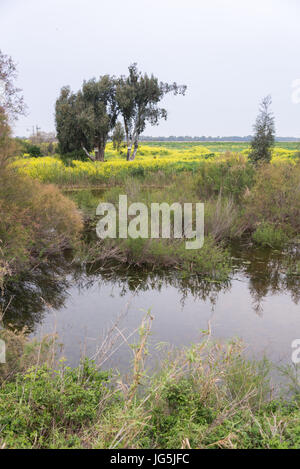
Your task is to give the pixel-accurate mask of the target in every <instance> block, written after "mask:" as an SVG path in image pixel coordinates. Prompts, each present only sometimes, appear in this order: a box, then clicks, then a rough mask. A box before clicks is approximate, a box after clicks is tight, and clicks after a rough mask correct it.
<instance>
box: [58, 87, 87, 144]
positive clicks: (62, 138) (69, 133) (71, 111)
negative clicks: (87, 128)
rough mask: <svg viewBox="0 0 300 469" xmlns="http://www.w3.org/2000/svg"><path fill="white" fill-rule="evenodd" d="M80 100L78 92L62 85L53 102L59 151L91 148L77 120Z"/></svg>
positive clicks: (80, 107)
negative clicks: (54, 102) (58, 94)
mask: <svg viewBox="0 0 300 469" xmlns="http://www.w3.org/2000/svg"><path fill="white" fill-rule="evenodd" d="M81 112H82V101H81V100H79V96H78V93H73V92H72V91H71V89H70V87H69V86H64V87H63V88H62V89H61V91H60V96H59V98H58V99H57V100H56V104H55V124H56V132H57V139H58V142H59V151H60V153H69V152H72V151H74V150H80V149H81V148H82V146H84V148H88V149H89V150H90V149H91V142H90V140H89V139H88V138H87V136H86V135H85V133H84V132H83V130H82V129H81V126H80V122H79V118H78V117H79V115H80V113H81Z"/></svg>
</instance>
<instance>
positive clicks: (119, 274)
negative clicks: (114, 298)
mask: <svg viewBox="0 0 300 469" xmlns="http://www.w3.org/2000/svg"><path fill="white" fill-rule="evenodd" d="M78 280H79V282H80V284H81V288H89V286H92V285H94V284H95V282H96V281H97V282H98V283H99V282H101V283H102V284H111V285H112V286H115V287H117V288H118V290H119V294H120V295H121V296H122V295H123V296H124V295H126V294H127V293H128V292H132V293H136V292H145V291H151V290H156V291H161V290H162V289H163V288H165V287H168V286H171V287H174V288H176V289H177V290H178V291H179V292H180V293H181V304H182V305H184V302H185V300H186V298H187V296H188V295H192V296H193V297H194V298H195V299H199V300H202V301H207V300H209V301H210V302H211V303H212V304H213V305H214V304H215V303H216V300H217V296H218V293H219V292H220V291H225V290H229V289H230V286H231V284H230V281H228V282H222V283H220V282H212V281H208V280H207V279H205V278H202V277H200V276H198V275H189V276H187V275H185V276H182V275H181V274H180V272H178V271H175V272H174V271H173V272H171V271H170V270H161V269H160V270H151V269H145V268H141V267H139V268H132V267H131V268H128V267H126V266H124V265H121V266H120V265H118V264H116V265H110V266H109V267H108V266H107V265H106V266H105V267H104V266H101V265H97V266H96V265H93V266H88V267H87V269H86V274H85V276H84V277H83V276H82V275H81V277H79V279H78Z"/></svg>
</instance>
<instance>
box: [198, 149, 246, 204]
mask: <svg viewBox="0 0 300 469" xmlns="http://www.w3.org/2000/svg"><path fill="white" fill-rule="evenodd" d="M254 173H255V171H254V168H253V166H252V165H250V164H248V163H247V162H246V161H245V158H243V157H237V156H236V155H232V154H225V158H223V159H221V160H216V161H212V162H211V163H209V164H208V163H206V162H205V161H202V162H199V164H198V170H197V173H196V175H197V176H196V181H195V190H196V192H197V194H198V195H199V196H200V197H201V198H208V197H211V196H217V195H218V194H219V193H220V192H221V193H222V195H224V196H229V195H230V196H231V197H234V198H235V199H237V200H238V199H240V198H241V197H242V195H243V194H244V192H245V191H246V189H247V188H250V187H251V186H252V184H253V179H254Z"/></svg>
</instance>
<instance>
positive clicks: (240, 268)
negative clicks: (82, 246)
mask: <svg viewBox="0 0 300 469" xmlns="http://www.w3.org/2000/svg"><path fill="white" fill-rule="evenodd" d="M232 255H233V257H234V258H235V261H236V262H235V264H236V272H237V275H238V276H239V275H240V274H241V273H242V274H244V275H245V276H246V277H247V278H248V280H249V290H250V293H251V296H252V298H253V307H254V311H255V312H256V313H258V314H261V313H262V305H263V299H264V298H265V297H266V296H267V295H270V294H272V295H274V294H279V293H286V292H289V293H290V295H291V298H292V300H293V301H294V302H295V303H296V304H297V303H298V302H299V300H300V288H299V287H300V278H299V276H298V277H297V276H288V275H287V274H286V260H287V258H289V256H290V258H293V259H299V258H300V256H299V252H298V253H297V252H295V251H292V252H289V253H286V254H285V255H283V254H280V253H274V251H273V252H272V251H271V250H259V249H255V248H251V249H245V247H242V246H238V247H236V246H234V247H233V248H232ZM291 256H292V257H291ZM99 283H100V285H101V284H103V285H111V286H112V288H114V287H115V288H117V289H118V294H121V295H125V294H127V293H128V292H132V293H136V292H146V291H151V290H156V291H161V290H162V289H163V288H165V287H168V286H171V287H174V288H175V289H177V290H178V291H179V292H180V293H181V303H182V305H184V302H185V300H186V298H187V297H188V296H190V295H192V296H193V297H194V298H195V299H199V300H202V301H210V302H211V304H212V306H214V305H215V304H216V300H217V297H218V294H219V293H220V292H225V291H229V290H230V288H231V282H230V281H228V282H224V283H216V282H209V281H208V280H206V279H204V278H201V277H199V276H197V275H190V276H182V274H181V273H180V272H179V271H173V272H170V271H167V270H165V271H163V270H160V271H153V270H149V269H145V268H132V267H131V268H129V267H127V266H125V265H123V264H121V265H120V264H111V263H110V264H106V265H104V264H97V265H96V264H93V265H78V264H77V265H75V264H74V263H72V262H71V261H70V259H68V258H59V259H51V262H50V263H49V264H47V265H40V266H39V267H38V268H36V269H34V270H32V271H31V272H29V273H26V274H23V276H21V277H19V279H18V281H12V280H11V281H10V282H9V283H8V284H7V285H6V289H5V292H4V294H3V295H2V296H1V295H0V308H1V310H2V311H5V315H4V318H3V323H4V326H5V327H9V325H12V326H13V327H15V328H18V329H20V328H22V327H24V326H26V327H27V328H28V330H29V331H33V330H34V326H35V324H36V323H39V322H41V321H42V319H43V317H44V313H45V312H46V311H47V310H48V308H49V307H51V308H53V309H60V308H62V307H63V306H64V303H65V301H66V299H67V297H68V289H69V288H70V286H71V285H75V286H76V287H77V288H78V289H83V290H87V289H89V288H91V287H93V286H94V285H95V284H99Z"/></svg>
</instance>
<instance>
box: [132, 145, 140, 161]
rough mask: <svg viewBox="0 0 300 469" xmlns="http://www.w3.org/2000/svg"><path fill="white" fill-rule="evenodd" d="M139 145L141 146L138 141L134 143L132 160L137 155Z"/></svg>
mask: <svg viewBox="0 0 300 469" xmlns="http://www.w3.org/2000/svg"><path fill="white" fill-rule="evenodd" d="M138 147H139V144H138V143H137V142H135V143H134V149H133V153H132V155H131V157H130V159H131V161H133V160H134V158H135V156H136V152H137V150H138Z"/></svg>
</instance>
